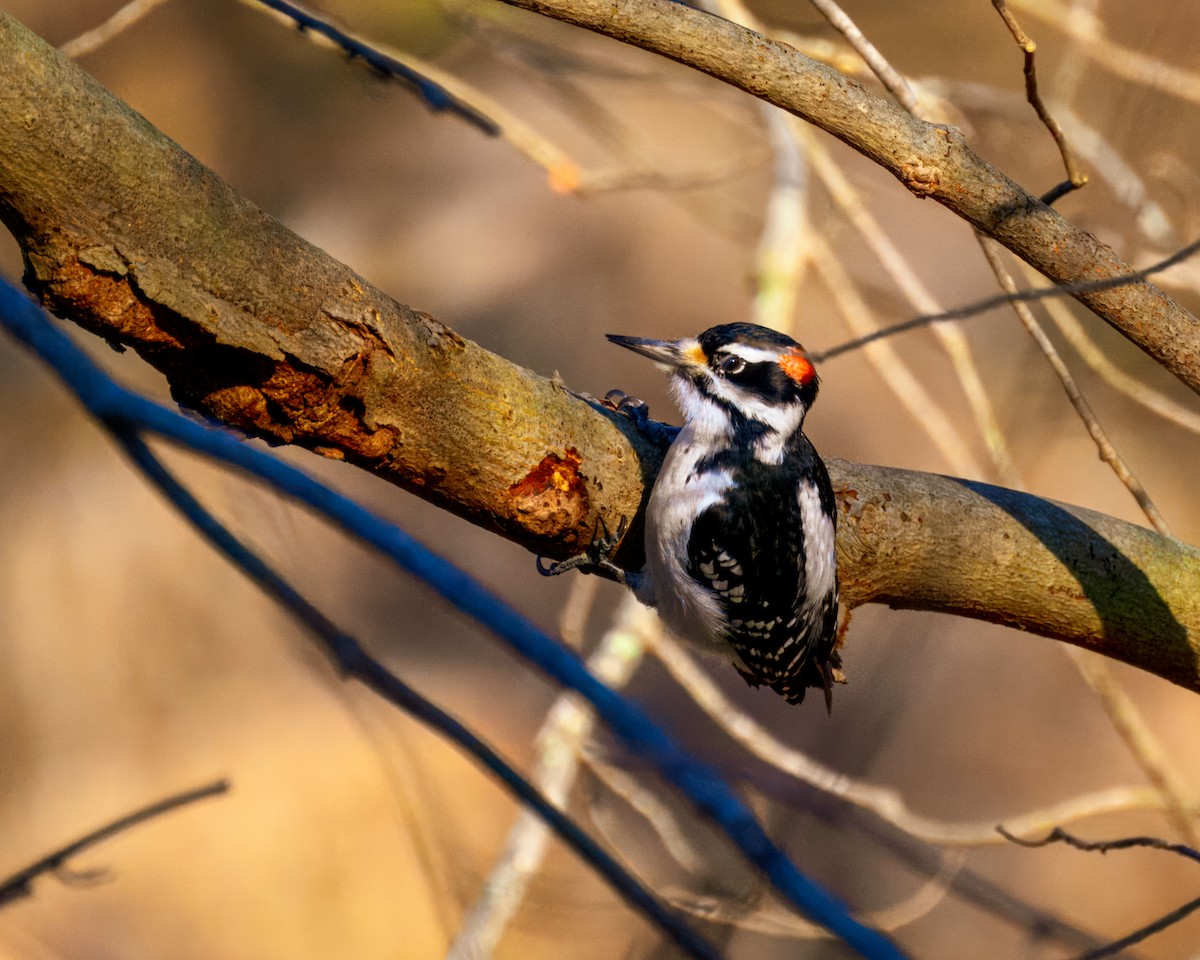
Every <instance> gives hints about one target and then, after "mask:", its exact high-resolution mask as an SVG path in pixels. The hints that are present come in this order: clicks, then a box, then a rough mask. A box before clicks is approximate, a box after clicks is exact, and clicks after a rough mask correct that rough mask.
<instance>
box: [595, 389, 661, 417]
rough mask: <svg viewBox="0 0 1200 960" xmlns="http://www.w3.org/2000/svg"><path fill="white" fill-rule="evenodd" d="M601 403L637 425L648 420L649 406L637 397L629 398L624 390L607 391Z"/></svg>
mask: <svg viewBox="0 0 1200 960" xmlns="http://www.w3.org/2000/svg"><path fill="white" fill-rule="evenodd" d="M601 403H602V404H603V405H604V406H605V407H607V408H608V409H609V410H613V411H615V412H616V413H620V414H623V415H624V416H626V417H628V418H629V419H630V420H633V421H635V422H637V423H639V424H641V423H645V422H646V421H647V420H649V419H650V405H649V404H648V403H646V401H645V400H642V399H640V398H639V397H631V396H630V395H629V394H627V393H626V392H625V391H624V390H609V391H608V393H606V394H605V395H604V399H603V400H602V401H601Z"/></svg>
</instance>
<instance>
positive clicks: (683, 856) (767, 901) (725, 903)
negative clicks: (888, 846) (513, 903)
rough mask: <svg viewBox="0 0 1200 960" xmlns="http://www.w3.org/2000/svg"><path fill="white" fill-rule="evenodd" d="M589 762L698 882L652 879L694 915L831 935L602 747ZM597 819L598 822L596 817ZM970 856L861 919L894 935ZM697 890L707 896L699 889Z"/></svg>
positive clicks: (786, 932)
mask: <svg viewBox="0 0 1200 960" xmlns="http://www.w3.org/2000/svg"><path fill="white" fill-rule="evenodd" d="M584 759H585V760H586V761H587V764H588V769H589V770H591V772H592V773H593V774H595V776H596V777H597V779H598V780H599V781H600V782H601V783H603V784H604V786H605V788H606V789H608V790H609V791H610V792H611V793H613V794H615V795H616V796H618V797H620V798H621V800H623V801H624V802H625V803H626V804H627V805H628V806H629V807H630V808H631V809H632V810H634V811H636V812H637V813H638V814H640V815H641V816H642V817H643V818H645V820H646V821H647V822H648V823H650V824H651V826H652V827H653V828H654V832H655V835H656V836H657V837H658V839H659V841H660V842H661V843H662V844H663V848H664V849H665V850H666V851H667V853H668V854H670V856H671V858H672V859H673V860H674V861H675V863H676V864H678V865H679V866H680V867H681V868H682V869H683V871H684V872H685V873H687V874H688V875H689V876H690V877H691V878H692V880H693V881H694V882H693V884H692V886H690V887H688V888H684V887H682V886H679V885H674V886H672V885H669V884H667V885H664V884H663V883H661V882H659V883H655V885H654V886H655V889H657V890H658V891H659V892H660V893H662V894H663V896H664V897H665V898H666V899H667V901H668V902H669V903H670V904H672V905H673V906H675V907H678V908H679V909H680V910H683V911H685V912H687V913H690V914H692V915H693V916H697V917H700V918H702V919H705V920H710V921H713V922H715V923H724V924H728V925H729V926H732V927H736V928H737V929H739V930H746V931H750V932H753V933H761V934H764V935H766V936H772V937H791V938H796V939H821V938H827V937H828V936H829V934H828V933H827V932H826V931H824V930H822V929H821V928H820V927H818V926H817V925H816V924H813V923H809V922H808V921H807V920H805V919H803V918H802V917H799V916H797V915H796V913H795V912H794V911H791V910H788V909H787V908H786V907H784V906H783V905H782V904H780V903H779V902H778V900H777V898H774V897H772V896H771V894H770V890H769V889H768V888H767V886H766V885H765V884H764V883H763V881H762V879H761V877H757V876H755V875H753V874H750V873H749V872H748V871H745V870H743V869H739V868H738V866H737V865H734V864H730V862H729V861H728V860H726V859H724V858H719V857H717V856H714V854H713V850H714V845H715V844H716V843H718V842H719V841H718V839H717V838H716V837H715V836H714V835H713V834H712V832H711V831H710V830H707V829H705V828H704V827H703V826H702V825H694V824H693V823H691V822H689V821H687V820H684V819H682V818H681V817H680V815H679V812H678V811H677V810H676V809H675V808H673V807H671V806H670V805H668V804H666V803H664V802H663V801H662V800H661V799H660V798H659V797H658V795H657V794H656V793H655V792H654V791H653V790H652V789H650V788H648V787H647V786H646V785H645V784H644V783H642V782H641V781H640V780H639V779H638V778H636V777H634V776H631V775H629V774H628V773H626V772H625V771H624V770H622V769H621V768H620V767H618V766H617V765H615V764H613V763H609V762H607V761H605V760H604V759H603V758H602V757H601V756H600V755H599V753H598V751H595V750H585V752H584ZM592 820H593V822H596V823H597V825H598V826H600V825H601V824H600V823H599V821H598V819H597V817H596V815H595V814H593V816H592ZM697 827H700V829H697ZM602 829H603V828H602ZM611 839H612V840H614V841H615V840H616V839H617V835H616V834H615V833H614V834H613V835H612V837H611ZM965 861H966V851H963V850H951V851H944V852H943V853H942V854H941V856H940V863H939V866H938V868H937V869H936V870H934V871H933V872H932V873H930V874H929V875H928V876H927V877H926V879H925V881H924V882H923V883H921V884H920V886H918V888H917V889H916V890H915V891H914V892H913V893H912V894H911V895H909V896H908V897H906V898H905V899H904V900H901V901H899V902H897V903H894V904H892V905H891V906H889V907H885V908H883V909H880V910H870V911H864V912H863V913H862V914H861V919H862V921H863V922H864V923H869V924H870V925H871V926H873V927H875V928H877V929H879V930H886V931H889V932H891V931H894V930H897V929H899V928H900V927H903V926H906V925H907V924H910V923H913V922H915V921H916V920H918V919H920V918H921V917H922V916H924V915H926V914H927V913H929V912H930V911H931V910H933V909H934V908H935V907H936V906H937V905H938V904H939V903H941V901H942V900H943V899H945V897H946V895H947V894H948V893H949V892H950V885H951V883H952V882H953V880H954V878H955V877H956V875H957V874H958V872H959V870H960V869H962V866H963V864H964V863H965ZM698 890H703V891H704V893H698V892H697V891H698Z"/></svg>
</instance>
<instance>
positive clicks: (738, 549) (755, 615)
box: [546, 323, 841, 706]
mask: <svg viewBox="0 0 1200 960" xmlns="http://www.w3.org/2000/svg"><path fill="white" fill-rule="evenodd" d="M608 338H609V340H611V341H612V342H613V343H616V344H619V345H620V346H622V347H626V348H628V349H630V350H633V351H634V352H635V353H640V354H641V355H642V356H645V357H649V358H650V359H651V360H654V361H655V362H657V363H658V364H660V365H662V366H663V367H665V368H666V369H667V371H668V372H669V374H670V376H671V387H672V393H673V394H674V396H675V399H676V400H677V402H678V404H679V407H680V409H681V411H682V412H683V420H684V424H683V429H682V430H681V431H680V432H679V434H678V436H677V437H676V438H675V440H674V442H673V443H672V444H671V447H670V449H669V450H668V452H667V456H666V459H665V460H664V461H663V465H662V470H661V471H660V473H659V475H658V478H657V480H655V482H654V487H653V489H652V490H651V493H650V502H649V504H648V506H647V508H646V540H645V552H646V566H645V568H644V569H643V570H642V571H640V572H638V573H631V572H627V571H616V572H618V573H619V574H620V576H619V579H622V581H623V582H625V583H626V584H627V585H628V586H630V587H631V588H632V589H633V590H634V592H635V594H636V595H637V597H638V599H639V600H641V601H642V602H643V603H645V604H647V605H649V606H652V607H655V608H656V609H657V610H658V613H659V615H660V616H661V617H662V619H663V621H664V622H665V624H666V625H667V627H668V628H669V629H670V630H671V632H672V633H674V634H676V635H677V636H678V637H680V638H681V639H684V640H688V641H691V642H692V643H694V644H697V645H699V646H701V647H705V648H708V649H710V650H714V649H715V650H717V651H719V652H723V653H725V654H726V655H727V656H728V657H729V658H730V659H731V660H732V661H733V663H734V666H736V667H737V669H738V671H739V672H740V673H741V674H742V676H743V677H745V679H746V681H747V682H748V683H750V684H751V685H753V686H758V685H760V684H766V685H767V686H769V687H770V688H771V689H773V690H774V691H776V692H777V693H779V694H780V695H782V696H783V697H784V698H785V699H786V700H787V701H788V702H789V703H799V702H800V701H801V700H803V699H804V692H805V690H806V689H807V688H808V687H821V688H823V689H824V690H825V698H826V704H827V706H831V704H832V684H833V682H834V680H835V679H841V671H840V669H839V667H840V663H841V661H840V658H839V656H838V654H837V651H836V649H835V646H836V635H837V616H838V583H837V557H836V554H835V550H834V531H835V523H836V512H835V504H834V498H833V488H832V486H831V485H830V482H829V474H828V473H827V472H826V470H825V465H824V464H823V463H822V462H821V458H820V457H819V456H817V452H816V450H814V449H813V445H812V444H811V443H810V442H809V440H808V438H807V437H806V436H805V435H804V432H803V426H804V417H805V414H807V413H808V410H809V407H811V406H812V403H813V401H814V400H815V399H816V396H817V384H818V380H817V373H816V370H814V369H813V366H812V363H811V362H809V359H808V355H807V354H806V353H805V351H804V348H803V347H801V346H800V345H799V344H798V343H796V342H795V341H794V340H793V339H791V337H788V336H785V335H784V334H782V333H778V332H776V331H774V330H770V329H768V328H766V327H761V326H757V325H755V324H749V323H727V324H722V325H721V326H717V327H712V328H711V329H709V330H705V331H704V332H703V333H702V334H700V335H699V336H698V337H694V338H692V337H688V338H685V339H683V340H674V341H672V340H646V339H642V338H640V337H625V336H617V335H614V334H609V337H608ZM613 546H614V544H613V543H612V542H611V538H605V539H602V540H601V541H599V542H598V543H597V544H596V545H594V547H595V549H598V550H599V551H601V552H600V553H598V554H597V553H595V552H594V551H592V552H589V554H587V555H583V556H580V557H574V558H572V559H571V560H568V561H565V562H564V563H561V564H556V565H554V566H552V567H551V568H550V569H549V570H548V571H546V572H553V573H559V572H562V571H563V570H566V569H570V568H572V567H583V568H585V569H586V568H587V567H589V566H590V567H593V568H595V567H606V568H608V569H610V570H614V569H615V568H614V565H613V564H611V561H609V560H608V558H607V556H606V554H607V552H609V551H611V550H612V548H613Z"/></svg>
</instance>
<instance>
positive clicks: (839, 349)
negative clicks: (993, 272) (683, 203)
mask: <svg viewBox="0 0 1200 960" xmlns="http://www.w3.org/2000/svg"><path fill="white" fill-rule="evenodd" d="M1197 251H1200V240H1193V241H1192V242H1191V243H1189V244H1188V245H1187V246H1185V247H1181V248H1180V249H1178V250H1176V251H1175V252H1174V253H1172V254H1171V255H1170V256H1168V257H1164V258H1163V259H1162V260H1159V261H1158V262H1157V263H1152V264H1150V266H1148V267H1146V268H1145V269H1143V270H1139V271H1137V272H1136V273H1125V274H1121V275H1120V276H1117V277H1105V278H1104V279H1102V280H1081V281H1079V282H1078V283H1064V284H1059V285H1058V286H1054V287H1039V288H1037V289H1033V290H1018V291H1017V292H1016V293H1000V294H997V295H996V296H993V297H985V298H984V299H982V300H976V301H975V302H974V303H969V304H967V305H966V306H962V307H956V308H954V309H953V310H946V311H943V312H941V313H933V314H925V315H924V316H920V317H912V318H911V319H909V320H902V321H900V322H899V323H894V324H892V325H891V326H889V327H884V328H883V329H881V330H876V331H875V332H874V333H871V334H868V335H866V336H862V337H856V338H855V339H853V340H847V341H845V342H844V343H839V344H837V345H835V346H832V347H829V348H828V349H827V350H816V351H813V350H810V351H809V353H810V355H811V357H812V360H813V362H814V363H821V362H822V361H825V360H830V359H832V358H833V357H839V356H841V355H842V354H843V353H849V352H850V351H852V350H858V349H859V348H860V347H864V346H866V345H867V344H868V343H874V342H875V341H876V340H884V339H886V338H887V337H894V336H896V335H897V334H900V333H908V332H909V331H910V330H918V329H920V328H921V327H927V326H929V325H930V324H931V323H937V322H939V321H941V320H966V319H968V318H970V317H977V316H980V315H981V314H984V313H987V312H988V311H990V310H995V309H996V308H997V307H1003V306H1005V305H1007V304H1010V303H1014V302H1017V303H1036V302H1037V301H1039V300H1045V299H1047V298H1048V297H1060V296H1063V295H1064V294H1067V295H1074V294H1078V293H1093V292H1097V291H1100V290H1112V289H1115V288H1117V287H1123V286H1126V285H1128V284H1133V283H1141V282H1142V281H1144V280H1145V279H1146V278H1147V277H1151V276H1153V275H1155V274H1158V273H1162V272H1163V271H1164V270H1169V269H1170V268H1171V267H1173V266H1175V265H1176V264H1180V263H1183V261H1185V260H1187V259H1189V258H1190V257H1192V256H1194V255H1195V254H1196V252H1197Z"/></svg>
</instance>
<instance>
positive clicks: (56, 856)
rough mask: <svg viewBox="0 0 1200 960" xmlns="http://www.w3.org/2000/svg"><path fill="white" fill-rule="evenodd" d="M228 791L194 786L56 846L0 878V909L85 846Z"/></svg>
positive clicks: (225, 786) (220, 783) (225, 785)
mask: <svg viewBox="0 0 1200 960" xmlns="http://www.w3.org/2000/svg"><path fill="white" fill-rule="evenodd" d="M228 791H229V781H228V780H225V779H221V780H215V781H213V782H212V783H209V784H205V785H204V786H203V787H196V788H195V789H193V790H186V791H184V792H183V793H176V794H172V795H171V796H169V797H166V798H164V799H162V800H158V801H156V802H155V803H151V804H149V805H148V806H145V807H142V808H141V809H140V810H135V811H134V812H133V813H127V814H126V815H125V816H123V817H119V818H117V819H116V820H113V821H112V822H111V823H107V824H105V825H104V826H102V827H100V828H99V829H98V830H93V831H92V832H91V833H85V834H84V835H83V836H82V837H80V838H79V839H78V840H73V841H72V842H71V843H68V844H66V846H63V847H59V848H58V849H57V850H55V851H54V852H53V853H50V854H47V855H46V856H44V857H42V858H41V859H40V860H36V861H35V862H33V863H31V864H30V865H29V866H27V867H23V868H22V869H20V870H18V871H17V872H16V873H14V874H12V875H11V876H9V877H6V878H4V879H0V906H6V905H7V904H9V903H11V902H12V901H14V900H19V899H20V898H21V897H27V896H29V895H30V894H31V893H32V892H33V881H34V880H36V879H37V878H38V877H40V876H41V875H42V874H45V873H52V872H54V871H57V870H61V869H63V867H64V866H65V864H66V862H67V861H68V860H69V859H71V858H72V857H74V856H76V855H77V854H79V853H82V852H83V851H84V850H86V849H88V848H89V847H94V846H95V845H96V844H98V843H101V842H103V841H105V840H107V839H108V838H109V837H111V836H114V835H115V834H118V833H122V832H124V831H125V830H129V829H130V828H132V827H136V826H137V825H138V824H140V823H145V822H146V821H147V820H153V819H154V818H155V817H161V816H163V815H164V814H167V813H170V812H171V811H172V810H177V809H179V808H180V807H183V806H187V805H188V804H191V803H195V802H196V801H198V800H205V799H207V798H208V797H215V796H219V795H220V794H223V793H227V792H228Z"/></svg>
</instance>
